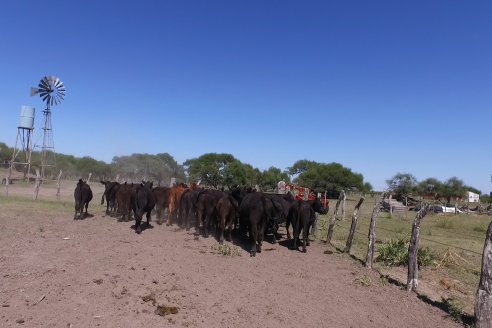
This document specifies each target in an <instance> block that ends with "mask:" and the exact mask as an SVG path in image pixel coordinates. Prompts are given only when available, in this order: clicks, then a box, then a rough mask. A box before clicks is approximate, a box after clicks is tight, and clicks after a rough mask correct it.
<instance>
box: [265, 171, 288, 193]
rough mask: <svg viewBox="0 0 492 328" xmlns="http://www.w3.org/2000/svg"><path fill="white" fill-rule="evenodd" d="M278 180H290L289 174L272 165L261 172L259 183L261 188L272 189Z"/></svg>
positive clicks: (275, 186)
mask: <svg viewBox="0 0 492 328" xmlns="http://www.w3.org/2000/svg"><path fill="white" fill-rule="evenodd" d="M279 181H285V182H290V178H289V175H288V173H287V172H282V171H281V170H280V169H279V168H276V167H274V166H272V167H270V168H268V170H265V171H263V172H262V174H261V180H260V183H259V185H260V187H261V189H264V190H274V189H275V188H277V184H278V183H279Z"/></svg>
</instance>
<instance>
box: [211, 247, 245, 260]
mask: <svg viewBox="0 0 492 328" xmlns="http://www.w3.org/2000/svg"><path fill="white" fill-rule="evenodd" d="M211 248H212V251H214V253H217V254H222V255H224V256H231V257H234V256H241V251H240V250H239V248H238V247H237V246H230V245H228V244H223V245H220V244H216V245H213V246H211Z"/></svg>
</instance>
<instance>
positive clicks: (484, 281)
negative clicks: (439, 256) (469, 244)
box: [475, 222, 492, 328]
mask: <svg viewBox="0 0 492 328" xmlns="http://www.w3.org/2000/svg"><path fill="white" fill-rule="evenodd" d="M475 326H476V328H492V222H491V223H490V224H489V228H488V229H487V236H486V238H485V244H484V246H483V256H482V273H481V275H480V283H479V284H478V290H477V296H476V298H475Z"/></svg>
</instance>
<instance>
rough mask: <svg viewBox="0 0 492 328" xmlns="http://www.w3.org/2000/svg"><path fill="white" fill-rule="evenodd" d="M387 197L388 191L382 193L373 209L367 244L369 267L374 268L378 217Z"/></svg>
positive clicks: (367, 263)
mask: <svg viewBox="0 0 492 328" xmlns="http://www.w3.org/2000/svg"><path fill="white" fill-rule="evenodd" d="M385 197H386V193H382V194H381V195H380V196H379V198H378V200H377V201H376V205H374V209H373V210H372V215H371V224H370V225H369V234H368V238H369V245H368V246H367V257H366V263H365V266H366V267H368V268H369V269H372V259H373V257H374V247H375V245H376V219H377V217H378V215H379V212H380V211H381V207H382V205H383V201H384V198H385Z"/></svg>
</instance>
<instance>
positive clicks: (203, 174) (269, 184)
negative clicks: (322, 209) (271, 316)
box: [0, 142, 372, 192]
mask: <svg viewBox="0 0 492 328" xmlns="http://www.w3.org/2000/svg"><path fill="white" fill-rule="evenodd" d="M12 152H13V148H10V147H8V146H7V145H6V144H5V143H1V142H0V163H2V165H3V167H8V163H9V161H10V160H11V158H12ZM56 164H57V165H56V166H57V170H56V171H53V172H51V176H50V177H49V178H54V177H56V175H57V174H58V170H62V171H63V177H65V178H69V179H78V178H79V177H87V176H88V175H89V173H92V179H93V180H96V179H100V180H103V179H104V180H106V179H107V180H111V179H115V177H116V176H118V177H119V179H120V180H124V181H135V182H137V181H140V180H152V181H154V182H156V183H157V184H160V185H168V184H169V183H170V181H171V178H175V181H176V182H189V181H200V182H201V183H202V184H204V185H209V186H212V187H214V188H221V187H229V186H232V185H242V186H252V187H254V186H259V187H260V188H261V189H262V190H274V189H275V188H276V187H277V184H278V182H279V181H285V182H287V183H296V184H299V185H302V186H304V187H308V188H310V189H311V190H313V191H315V192H324V191H333V192H337V191H340V190H342V189H344V190H354V191H361V192H370V191H371V190H372V186H371V185H370V184H369V183H367V182H364V177H363V176H362V174H359V173H355V172H352V171H351V169H349V168H346V167H344V166H343V165H341V164H339V163H329V164H327V163H317V162H314V161H308V160H299V161H297V162H295V163H294V164H293V165H292V167H288V168H287V169H285V170H282V169H280V168H277V167H274V166H272V167H270V168H268V169H266V170H260V169H259V168H256V167H253V166H252V165H250V164H247V163H243V162H241V161H240V160H239V159H237V158H235V157H234V156H233V155H232V154H218V153H208V154H203V155H201V156H199V157H196V158H192V159H188V160H186V161H185V162H184V163H183V164H178V163H177V162H176V160H175V159H174V158H173V157H172V156H171V155H170V154H168V153H160V154H132V155H128V156H115V157H113V159H112V161H111V163H106V162H104V161H98V160H95V159H94V158H92V157H90V156H84V157H75V156H73V155H66V154H61V153H57V154H56ZM31 165H32V167H33V168H36V167H40V165H41V153H40V152H37V151H34V152H33V153H32V159H31ZM16 169H17V170H19V171H22V170H23V167H21V166H19V165H18V166H17V168H16Z"/></svg>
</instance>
